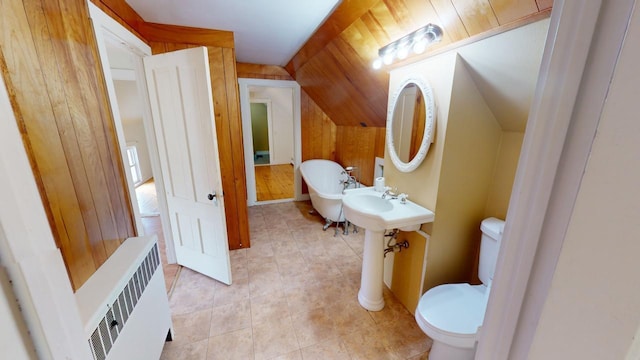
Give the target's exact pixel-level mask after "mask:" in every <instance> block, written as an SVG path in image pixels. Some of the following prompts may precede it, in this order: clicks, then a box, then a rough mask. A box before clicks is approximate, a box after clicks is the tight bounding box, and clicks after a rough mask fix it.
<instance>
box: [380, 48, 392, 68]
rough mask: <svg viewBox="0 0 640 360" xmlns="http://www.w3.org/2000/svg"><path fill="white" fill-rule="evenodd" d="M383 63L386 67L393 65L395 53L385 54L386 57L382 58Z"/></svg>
mask: <svg viewBox="0 0 640 360" xmlns="http://www.w3.org/2000/svg"><path fill="white" fill-rule="evenodd" d="M382 62H383V63H384V64H385V65H391V63H392V62H393V52H391V51H389V52H388V53H386V54H384V56H383V57H382Z"/></svg>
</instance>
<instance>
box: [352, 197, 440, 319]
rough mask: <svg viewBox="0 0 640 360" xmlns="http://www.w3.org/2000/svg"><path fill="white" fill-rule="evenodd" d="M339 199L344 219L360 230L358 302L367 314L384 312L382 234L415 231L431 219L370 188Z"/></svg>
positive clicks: (417, 207) (415, 206)
mask: <svg viewBox="0 0 640 360" xmlns="http://www.w3.org/2000/svg"><path fill="white" fill-rule="evenodd" d="M344 194H345V196H344V197H343V198H342V205H343V211H344V215H345V217H346V219H347V220H349V221H350V222H351V223H353V224H355V225H357V226H359V227H361V228H364V229H365V234H364V252H363V254H362V277H361V282H360V291H359V292H358V301H359V302H360V305H362V307H364V308H365V309H367V310H370V311H379V310H382V308H384V299H383V297H382V286H383V285H382V284H383V271H384V268H383V260H384V248H383V246H384V231H385V230H386V229H400V230H403V231H415V230H418V229H419V228H420V225H421V224H424V223H428V222H432V221H433V219H434V217H435V215H434V213H433V211H431V210H429V209H426V208H424V207H422V206H420V205H418V204H416V203H414V202H411V201H409V200H406V202H405V203H402V202H401V201H400V200H399V199H389V198H386V199H383V198H382V193H380V192H377V191H375V190H373V188H372V187H367V188H359V189H350V190H345V192H344Z"/></svg>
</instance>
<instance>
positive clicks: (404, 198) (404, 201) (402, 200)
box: [398, 193, 409, 204]
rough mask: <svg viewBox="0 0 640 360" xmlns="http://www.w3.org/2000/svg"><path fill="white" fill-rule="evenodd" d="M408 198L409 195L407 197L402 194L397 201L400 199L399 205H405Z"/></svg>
mask: <svg viewBox="0 0 640 360" xmlns="http://www.w3.org/2000/svg"><path fill="white" fill-rule="evenodd" d="M408 197H409V195H407V194H405V193H402V194H400V195H398V199H400V203H401V204H406V203H407V198H408Z"/></svg>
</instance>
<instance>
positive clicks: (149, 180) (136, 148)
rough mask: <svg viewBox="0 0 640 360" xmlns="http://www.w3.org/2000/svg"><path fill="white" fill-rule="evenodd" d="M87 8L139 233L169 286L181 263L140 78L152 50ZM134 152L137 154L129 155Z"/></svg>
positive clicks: (142, 78) (94, 9)
mask: <svg viewBox="0 0 640 360" xmlns="http://www.w3.org/2000/svg"><path fill="white" fill-rule="evenodd" d="M89 10H90V14H91V18H92V20H93V24H94V31H95V34H96V41H97V43H98V50H99V56H100V58H101V61H102V66H103V72H104V75H105V80H106V85H107V93H108V96H109V101H110V103H111V111H112V114H113V119H114V127H115V130H116V136H117V138H118V143H119V144H120V150H121V155H122V161H123V164H124V166H125V176H126V179H127V187H128V192H129V199H130V202H131V205H132V206H131V207H132V212H133V214H134V218H135V224H136V229H137V233H138V235H140V236H142V235H145V234H153V233H155V234H157V236H158V244H159V250H160V255H161V259H162V261H163V271H164V277H165V282H166V283H165V285H166V288H167V291H169V290H170V289H171V287H172V285H173V282H174V279H175V278H176V276H177V273H178V269H179V266H178V265H177V264H176V256H175V251H174V248H173V246H172V241H173V238H172V234H171V228H170V226H169V221H168V212H167V208H166V198H165V197H164V194H163V193H162V192H161V191H160V192H158V191H157V190H156V187H158V188H162V186H163V183H162V177H161V176H155V174H156V173H158V172H159V167H158V165H157V164H154V161H157V159H154V156H153V152H154V151H155V152H157V148H156V147H155V146H154V143H153V142H152V141H149V140H148V139H150V137H149V134H150V133H152V132H153V130H152V129H149V128H148V127H149V125H148V121H149V120H150V119H149V116H150V110H149V103H148V100H146V99H145V98H144V95H143V94H145V92H146V87H144V86H143V85H142V84H141V83H143V82H144V68H143V65H142V59H143V57H145V56H150V55H151V49H150V48H149V47H148V46H147V45H146V44H144V43H143V42H142V41H140V40H139V39H138V38H137V37H135V36H134V35H133V34H131V33H130V32H128V31H127V30H126V29H124V28H123V27H122V26H121V25H120V24H118V23H116V22H115V20H113V19H111V18H110V17H109V16H107V15H106V14H104V13H103V12H102V11H100V10H99V9H98V8H97V7H95V6H94V5H93V4H91V3H90V4H89ZM132 155H135V156H133V158H132ZM156 157H157V156H156ZM132 163H135V164H132ZM131 166H134V167H135V168H133V167H131ZM130 169H131V170H130ZM134 172H135V173H134Z"/></svg>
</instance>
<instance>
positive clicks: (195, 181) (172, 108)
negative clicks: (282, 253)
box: [144, 47, 231, 284]
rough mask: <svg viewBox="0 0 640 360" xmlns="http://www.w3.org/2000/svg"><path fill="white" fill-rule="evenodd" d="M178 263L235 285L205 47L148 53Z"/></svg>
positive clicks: (146, 63)
mask: <svg viewBox="0 0 640 360" xmlns="http://www.w3.org/2000/svg"><path fill="white" fill-rule="evenodd" d="M144 66H145V75H146V79H147V85H148V88H149V98H150V102H151V112H152V117H153V125H154V132H155V137H156V142H157V144H158V152H159V158H160V166H161V168H162V177H163V179H164V184H165V189H163V190H164V191H165V193H166V195H167V206H168V209H169V217H170V218H171V231H172V233H173V241H174V244H175V250H176V258H177V261H178V264H180V265H183V266H186V267H188V268H190V269H193V270H195V271H197V272H200V273H202V274H204V275H207V276H210V277H212V278H214V279H216V280H219V281H221V282H223V283H225V284H231V267H230V262H229V247H228V241H227V227H226V222H225V213H224V200H223V197H222V181H221V177H220V163H219V157H218V144H217V136H216V127H215V119H214V115H213V103H212V92H211V83H210V77H209V61H208V56H207V51H206V48H204V47H200V48H193V49H187V50H180V51H174V52H170V53H165V54H160V55H154V56H149V57H146V58H144Z"/></svg>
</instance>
